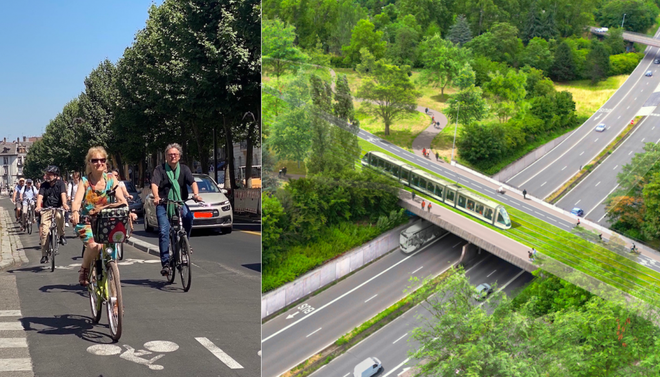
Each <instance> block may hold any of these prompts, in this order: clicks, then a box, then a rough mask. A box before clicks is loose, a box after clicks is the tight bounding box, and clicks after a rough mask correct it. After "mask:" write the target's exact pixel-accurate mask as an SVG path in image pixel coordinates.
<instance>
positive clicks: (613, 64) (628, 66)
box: [610, 52, 644, 76]
mask: <svg viewBox="0 0 660 377" xmlns="http://www.w3.org/2000/svg"><path fill="white" fill-rule="evenodd" d="M643 57H644V53H643V52H628V53H624V54H618V55H612V56H610V75H611V76H616V75H629V74H631V73H632V71H634V70H635V67H637V65H638V64H639V62H640V61H641V60H642V58H643Z"/></svg>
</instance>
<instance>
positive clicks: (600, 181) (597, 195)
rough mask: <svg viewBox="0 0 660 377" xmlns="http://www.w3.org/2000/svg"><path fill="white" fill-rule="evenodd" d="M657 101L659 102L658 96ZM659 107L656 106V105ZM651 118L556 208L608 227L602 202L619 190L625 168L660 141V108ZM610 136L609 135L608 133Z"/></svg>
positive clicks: (656, 109) (641, 124) (655, 110)
mask: <svg viewBox="0 0 660 377" xmlns="http://www.w3.org/2000/svg"><path fill="white" fill-rule="evenodd" d="M658 95H659V96H658V98H657V100H660V93H658ZM656 105H657V103H656ZM653 114H655V115H651V116H647V117H645V118H644V119H643V120H642V122H641V123H640V125H639V126H638V128H637V129H636V130H635V131H634V132H633V134H632V135H630V136H629V137H628V139H626V140H625V141H624V142H623V143H622V144H621V145H620V146H619V147H618V148H617V149H616V150H615V151H614V152H613V153H612V154H611V155H609V156H608V157H607V158H606V159H605V161H603V163H601V164H600V165H599V166H598V167H596V169H595V170H593V171H592V172H591V173H590V174H589V175H588V176H587V178H585V179H584V180H583V181H582V182H580V184H578V185H577V186H576V187H575V188H573V190H571V191H570V192H569V193H568V194H567V195H566V196H564V197H563V198H562V199H561V200H560V201H559V202H558V203H557V206H558V207H561V208H563V209H565V210H568V211H570V210H571V209H572V208H573V207H580V208H582V209H583V210H584V213H585V217H586V218H588V219H589V220H591V221H594V222H597V223H599V224H601V225H604V226H608V225H609V224H608V222H607V219H605V218H604V215H605V205H604V204H603V201H604V200H605V199H606V198H607V196H608V195H609V194H610V193H611V192H612V191H614V189H615V188H616V187H617V184H618V183H617V175H618V174H619V173H620V172H621V171H622V168H623V166H624V165H626V164H628V163H630V161H631V159H632V157H634V156H635V154H636V153H641V152H643V151H644V145H645V144H646V143H649V142H652V143H657V142H659V141H660V106H659V107H656V108H655V109H654V111H653ZM605 132H608V131H605Z"/></svg>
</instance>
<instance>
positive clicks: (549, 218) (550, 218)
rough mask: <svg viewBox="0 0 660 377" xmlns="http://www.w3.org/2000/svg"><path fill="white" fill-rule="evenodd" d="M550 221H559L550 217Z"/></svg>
mask: <svg viewBox="0 0 660 377" xmlns="http://www.w3.org/2000/svg"><path fill="white" fill-rule="evenodd" d="M548 220H552V221H554V222H557V220H555V219H553V218H552V217H548Z"/></svg>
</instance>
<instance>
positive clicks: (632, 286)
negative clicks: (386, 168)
mask: <svg viewBox="0 0 660 377" xmlns="http://www.w3.org/2000/svg"><path fill="white" fill-rule="evenodd" d="M360 146H361V147H362V149H363V150H364V151H370V150H377V151H379V152H383V153H386V154H388V155H390V156H392V157H395V158H398V157H397V156H395V155H393V154H392V153H389V152H387V151H385V150H384V149H382V148H379V147H377V146H375V145H373V144H371V143H368V142H366V141H363V140H360ZM406 163H410V162H406ZM412 165H413V166H416V167H417V168H419V169H422V170H425V171H427V172H429V173H431V174H434V175H436V176H437V174H435V173H432V172H430V171H429V170H427V169H424V168H422V167H421V166H417V165H415V164H412ZM442 178H443V179H445V180H447V181H451V182H453V181H452V180H451V179H449V178H447V177H442ZM470 191H473V190H470ZM473 192H474V191H473ZM475 193H476V192H475ZM417 194H418V195H419V196H422V197H425V198H427V199H429V200H432V199H431V198H430V197H427V196H426V195H423V194H420V193H419V192H418V193H417ZM477 194H478V193H477ZM490 200H494V201H496V202H497V200H495V199H494V198H490ZM498 203H499V202H498ZM500 204H502V205H503V206H504V207H505V208H506V210H507V211H508V212H509V215H510V217H511V221H512V224H513V226H512V227H511V229H508V230H502V229H499V228H496V227H494V226H492V225H489V224H486V223H483V222H479V223H480V224H482V225H484V226H487V227H489V228H490V229H492V230H494V231H496V232H498V233H501V234H503V235H505V236H507V237H509V238H512V239H514V240H516V241H518V242H520V243H522V244H524V245H527V246H529V247H530V248H532V247H534V248H535V249H536V250H538V251H539V252H540V253H542V254H543V255H545V256H547V257H550V258H552V259H554V260H556V261H559V262H562V263H564V264H566V265H568V266H570V267H572V268H574V269H576V270H578V271H580V272H582V273H584V274H586V275H589V276H591V277H593V278H595V279H598V280H600V281H602V282H604V283H606V284H609V285H610V286H613V287H615V288H618V289H620V290H622V291H624V292H627V293H629V294H631V295H633V296H636V297H638V298H640V299H643V300H648V299H651V300H658V299H660V273H658V272H656V271H654V270H651V269H650V268H647V267H645V266H643V265H641V264H638V263H636V262H634V261H632V260H629V259H628V258H625V257H623V256H621V255H618V254H616V253H614V252H612V251H610V250H608V249H606V248H604V247H602V246H600V245H597V244H594V243H591V242H589V241H587V240H584V239H582V238H580V237H578V236H576V235H574V234H572V233H570V232H567V231H564V230H562V229H560V228H558V227H556V226H553V225H552V224H549V223H546V222H544V221H542V220H539V219H537V218H535V217H532V216H530V215H528V214H525V213H523V212H521V211H519V210H517V209H515V208H513V207H510V206H508V205H506V204H504V203H500ZM440 205H443V206H445V207H446V208H447V209H449V210H451V211H454V212H456V213H459V214H461V215H462V216H465V217H468V218H470V219H472V217H471V216H469V215H467V214H465V213H463V212H461V211H458V210H456V209H455V208H452V207H449V206H446V205H444V204H442V203H440Z"/></svg>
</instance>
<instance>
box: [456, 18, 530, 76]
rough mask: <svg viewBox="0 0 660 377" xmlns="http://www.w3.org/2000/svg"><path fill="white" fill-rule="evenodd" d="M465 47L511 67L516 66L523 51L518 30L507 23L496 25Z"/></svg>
mask: <svg viewBox="0 0 660 377" xmlns="http://www.w3.org/2000/svg"><path fill="white" fill-rule="evenodd" d="M465 47H468V48H470V49H471V50H472V51H473V52H474V53H475V54H479V55H482V56H486V57H488V58H489V59H491V60H494V61H498V62H505V63H507V64H509V65H511V66H516V64H517V63H518V55H519V53H520V52H521V51H522V50H523V44H522V41H521V40H520V38H518V28H516V27H515V26H513V25H511V24H510V23H507V22H496V23H494V24H493V27H492V28H491V29H490V31H488V32H486V33H484V34H482V35H479V36H477V37H474V38H473V39H472V40H471V41H470V42H468V43H466V44H465Z"/></svg>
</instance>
